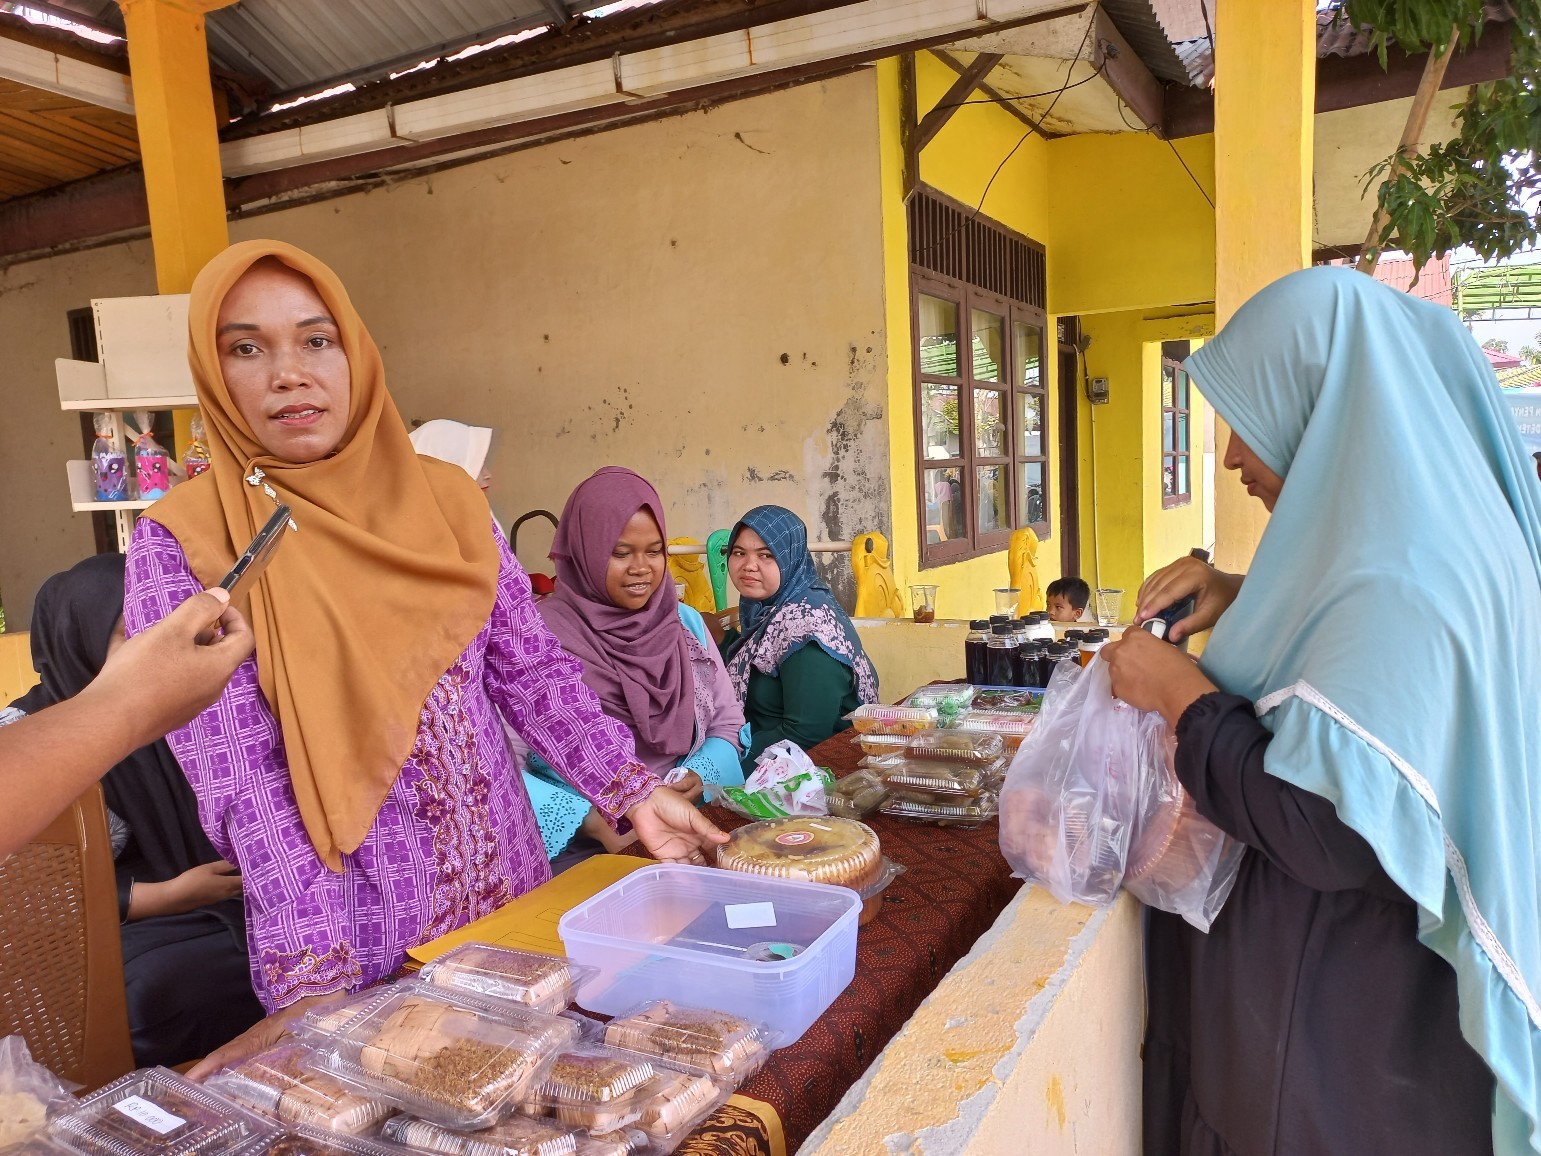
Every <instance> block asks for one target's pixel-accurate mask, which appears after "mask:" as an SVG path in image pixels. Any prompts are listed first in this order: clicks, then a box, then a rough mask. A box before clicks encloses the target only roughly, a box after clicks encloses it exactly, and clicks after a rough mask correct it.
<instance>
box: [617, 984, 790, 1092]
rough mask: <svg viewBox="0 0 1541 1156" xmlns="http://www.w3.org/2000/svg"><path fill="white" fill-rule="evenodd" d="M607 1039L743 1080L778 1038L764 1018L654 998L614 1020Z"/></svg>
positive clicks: (723, 1075)
mask: <svg viewBox="0 0 1541 1156" xmlns="http://www.w3.org/2000/svg"><path fill="white" fill-rule="evenodd" d="M605 1043H607V1044H610V1045H611V1046H613V1047H617V1048H626V1049H627V1050H629V1051H633V1052H641V1053H643V1054H645V1055H650V1056H657V1057H659V1058H660V1059H664V1060H672V1061H673V1062H674V1063H677V1064H682V1065H684V1066H686V1067H691V1068H700V1069H701V1070H702V1071H705V1072H711V1073H712V1074H714V1075H717V1076H722V1077H725V1078H727V1079H729V1080H732V1081H733V1082H734V1083H735V1084H742V1083H743V1082H744V1081H745V1080H747V1079H749V1077H750V1076H752V1075H754V1074H755V1073H756V1072H758V1071H759V1070H760V1067H761V1065H763V1064H764V1063H765V1058H766V1056H768V1055H769V1054H770V1049H771V1045H772V1044H773V1043H774V1039H773V1037H772V1036H771V1035H770V1034H769V1033H767V1032H766V1030H765V1028H764V1027H762V1026H761V1025H760V1024H757V1023H754V1022H752V1021H750V1020H746V1019H743V1018H741V1017H739V1016H736V1015H730V1014H729V1013H727V1012H720V1011H709V1010H707V1009H704V1008H693V1007H684V1006H682V1005H680V1004H677V1003H670V1002H669V1001H668V1000H654V1001H653V1002H652V1003H646V1004H643V1005H642V1006H641V1007H638V1008H634V1009H632V1010H631V1011H629V1012H627V1013H626V1014H625V1015H623V1016H617V1017H616V1018H615V1019H613V1020H611V1021H610V1022H609V1023H608V1024H607V1025H606V1026H605Z"/></svg>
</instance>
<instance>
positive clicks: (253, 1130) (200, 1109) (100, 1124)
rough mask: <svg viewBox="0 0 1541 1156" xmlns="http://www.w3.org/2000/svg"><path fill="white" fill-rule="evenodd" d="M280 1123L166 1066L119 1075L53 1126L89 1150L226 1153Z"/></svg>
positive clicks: (55, 1134)
mask: <svg viewBox="0 0 1541 1156" xmlns="http://www.w3.org/2000/svg"><path fill="white" fill-rule="evenodd" d="M275 1131H276V1129H275V1128H274V1127H273V1126H272V1125H271V1124H268V1123H266V1122H265V1121H263V1120H262V1119H261V1118H260V1117H258V1116H256V1115H254V1114H253V1113H251V1112H248V1111H247V1110H246V1109H244V1108H241V1107H240V1106H238V1105H236V1104H233V1103H231V1102H230V1101H229V1100H227V1099H225V1098H224V1097H223V1096H220V1095H217V1094H216V1093H214V1092H211V1091H209V1090H208V1089H206V1088H203V1087H200V1086H199V1085H197V1084H194V1083H192V1082H191V1081H189V1080H186V1079H184V1078H183V1077H181V1076H179V1075H177V1074H176V1073H175V1072H172V1071H169V1070H167V1069H166V1068H144V1069H141V1070H140V1071H137V1072H130V1073H129V1074H128V1075H126V1076H123V1077H121V1078H120V1079H117V1080H114V1081H113V1082H112V1083H110V1084H108V1085H107V1086H106V1087H104V1088H101V1089H99V1090H98V1091H96V1092H93V1093H92V1094H91V1095H89V1096H86V1097H85V1098H84V1099H82V1100H81V1101H80V1103H79V1104H78V1105H76V1106H75V1107H73V1108H70V1109H69V1110H67V1111H65V1112H63V1113H61V1114H60V1115H59V1116H58V1117H56V1118H55V1119H54V1121H53V1123H52V1124H51V1125H50V1126H49V1139H50V1140H52V1141H55V1142H57V1143H60V1144H63V1145H64V1146H65V1147H67V1148H69V1149H70V1150H72V1151H74V1152H79V1153H82V1154H83V1156H100V1154H104V1153H105V1154H110V1156H139V1154H140V1153H145V1154H150V1156H153V1154H155V1153H164V1154H167V1156H171V1154H175V1156H224V1154H226V1153H230V1154H232V1156H233V1154H234V1153H238V1152H243V1151H245V1150H246V1149H247V1148H248V1147H250V1146H252V1145H253V1144H254V1143H255V1142H256V1141H257V1140H259V1139H262V1138H265V1137H267V1136H269V1135H270V1134H272V1133H273V1132H275Z"/></svg>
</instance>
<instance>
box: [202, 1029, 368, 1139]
mask: <svg viewBox="0 0 1541 1156" xmlns="http://www.w3.org/2000/svg"><path fill="white" fill-rule="evenodd" d="M206 1086H207V1087H209V1088H211V1089H213V1090H214V1091H216V1092H219V1093H220V1094H222V1095H225V1096H228V1097H229V1098H230V1099H232V1100H234V1101H235V1102H236V1103H238V1104H242V1105H244V1106H246V1107H248V1108H254V1109H256V1110H257V1111H259V1112H262V1113H264V1114H265V1115H268V1116H272V1117H275V1118H276V1119H278V1120H279V1121H281V1122H283V1123H285V1124H302V1125H306V1126H308V1127H311V1128H314V1129H316V1130H317V1131H322V1132H343V1133H348V1134H351V1135H357V1134H359V1133H362V1132H368V1131H370V1130H371V1129H373V1128H374V1126H375V1125H376V1124H378V1123H380V1121H382V1120H384V1119H385V1118H386V1117H387V1116H389V1115H390V1114H391V1111H392V1109H391V1106H390V1105H389V1104H387V1103H386V1102H385V1101H384V1100H381V1099H377V1098H375V1097H372V1096H368V1095H366V1094H365V1093H363V1092H360V1091H358V1090H356V1089H354V1088H350V1087H347V1086H346V1085H344V1084H341V1083H339V1082H338V1081H337V1080H335V1079H333V1078H332V1077H331V1076H329V1075H327V1074H326V1073H325V1072H323V1071H320V1070H319V1068H318V1060H317V1057H316V1054H315V1051H314V1050H313V1049H311V1048H309V1047H307V1046H306V1045H305V1044H303V1043H300V1042H299V1041H297V1040H285V1041H284V1042H282V1043H279V1044H276V1045H274V1046H273V1047H271V1048H268V1049H266V1050H265V1051H261V1052H258V1053H257V1054H256V1055H254V1056H247V1057H246V1058H245V1059H243V1060H241V1061H240V1062H238V1063H236V1064H233V1065H231V1066H230V1067H227V1068H225V1069H224V1071H222V1072H218V1073H216V1074H215V1075H213V1076H210V1077H209V1080H208V1083H207V1085H206Z"/></svg>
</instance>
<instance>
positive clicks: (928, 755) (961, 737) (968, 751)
mask: <svg viewBox="0 0 1541 1156" xmlns="http://www.w3.org/2000/svg"><path fill="white" fill-rule="evenodd" d="M860 741H861V749H862V751H863V752H864V753H866V754H868V755H870V756H872V757H873V758H883V757H885V756H890V755H907V756H908V757H910V758H913V759H931V760H934V761H937V762H946V763H962V764H964V765H965V766H972V767H987V766H989V765H990V764H991V763H993V762H995V761H996V760H997V759H999V758H1000V757H1001V756H1002V755H1003V754H1004V753H1005V751H1006V745H1005V743H1004V742H1002V741H1001V737H1000V736H999V735H997V734H993V733H990V732H985V731H957V730H948V731H924V732H922V733H921V734H918V735H908V736H906V735H863V736H862V737H861V740H860Z"/></svg>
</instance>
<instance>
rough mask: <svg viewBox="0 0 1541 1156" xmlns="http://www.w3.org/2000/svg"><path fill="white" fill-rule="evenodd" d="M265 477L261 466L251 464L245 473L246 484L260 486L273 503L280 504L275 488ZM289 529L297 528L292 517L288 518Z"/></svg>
mask: <svg viewBox="0 0 1541 1156" xmlns="http://www.w3.org/2000/svg"><path fill="white" fill-rule="evenodd" d="M266 478H267V475H266V474H265V473H263V472H262V467H261V466H253V467H252V470H251V473H249V474H247V475H246V484H247V485H248V486H261V487H262V492H263V493H264V494H266V495H267V496H268V497H270V498H272V499H273V504H274V505H275V506H279V505H282V504H283V503H282V502H280V501H279V500H278V491H277V490H275V489H274V488H273V487H272V486H270V485H268V483H267V481H266V480H265V479H266ZM289 529H291V530H298V529H299V526H297V525H296V524H295V521H294V519H293V518H290V519H289Z"/></svg>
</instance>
